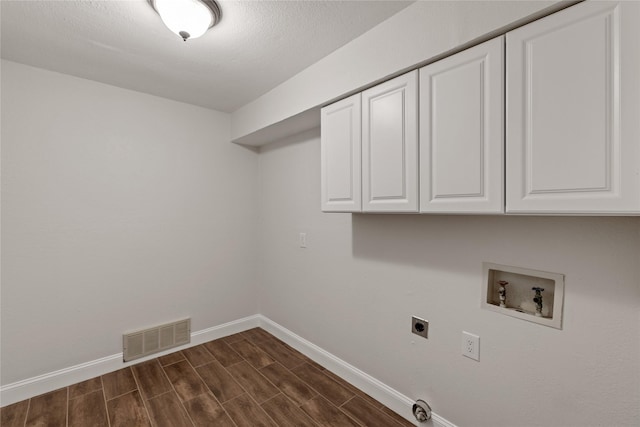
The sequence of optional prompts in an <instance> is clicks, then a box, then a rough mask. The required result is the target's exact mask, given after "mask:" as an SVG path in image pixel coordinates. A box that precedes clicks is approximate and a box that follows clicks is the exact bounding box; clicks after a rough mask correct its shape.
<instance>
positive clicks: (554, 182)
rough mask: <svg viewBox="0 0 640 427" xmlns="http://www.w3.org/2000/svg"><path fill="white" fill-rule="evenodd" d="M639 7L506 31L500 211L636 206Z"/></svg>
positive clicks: (639, 195)
mask: <svg viewBox="0 0 640 427" xmlns="http://www.w3.org/2000/svg"><path fill="white" fill-rule="evenodd" d="M639 9H640V3H638V2H584V3H580V4H578V5H576V6H572V7H570V8H567V9H565V10H563V11H560V12H558V13H555V14H553V15H550V16H548V17H546V18H543V19H541V20H539V21H535V22H533V23H531V24H529V25H525V26H523V27H521V28H519V29H516V30H514V31H512V32H510V33H508V34H507V106H508V107H507V146H506V150H507V163H506V167H507V211H508V212H516V213H550V214H554V213H565V214H569V213H573V214H595V213H603V214H625V213H626V214H631V213H638V212H640V149H639V147H640V83H639V82H640V79H639V78H638V76H640V42H639V40H640V10H639Z"/></svg>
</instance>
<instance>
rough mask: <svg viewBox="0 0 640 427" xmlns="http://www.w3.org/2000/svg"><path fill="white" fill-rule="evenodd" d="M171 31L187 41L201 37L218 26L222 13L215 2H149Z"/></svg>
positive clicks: (157, 0) (191, 0)
mask: <svg viewBox="0 0 640 427" xmlns="http://www.w3.org/2000/svg"><path fill="white" fill-rule="evenodd" d="M147 1H148V2H149V4H150V5H151V7H153V9H154V10H155V11H156V12H158V15H160V18H162V22H164V24H165V25H166V26H167V28H169V29H170V30H171V31H173V32H174V33H176V34H177V35H179V36H180V37H182V39H183V40H184V41H187V39H189V38H191V39H195V38H197V37H200V36H201V35H203V34H204V33H206V32H207V30H208V29H209V28H211V27H213V26H214V25H216V24H217V23H218V22H219V21H220V18H221V17H222V13H221V12H220V7H219V6H218V3H216V2H215V1H214V0H147Z"/></svg>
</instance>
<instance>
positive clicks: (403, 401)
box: [259, 315, 456, 427]
mask: <svg viewBox="0 0 640 427" xmlns="http://www.w3.org/2000/svg"><path fill="white" fill-rule="evenodd" d="M259 318H260V327H261V328H262V329H264V330H265V331H267V332H269V333H270V334H271V335H273V336H275V337H276V338H279V339H280V340H282V341H284V342H285V343H287V344H289V345H290V346H291V347H293V348H295V349H296V350H298V351H299V352H300V353H302V354H304V355H305V356H307V357H309V358H310V359H311V360H313V361H314V362H317V363H319V364H320V365H322V366H324V367H325V368H327V369H329V370H330V371H332V372H334V373H335V374H337V375H339V376H340V377H341V378H343V379H345V380H346V381H348V382H349V383H351V384H353V385H354V386H356V387H357V388H359V389H360V390H362V391H364V392H365V393H367V394H368V395H370V396H371V397H373V398H374V399H376V400H378V401H379V402H380V403H382V404H384V405H385V406H386V407H388V408H390V409H392V410H393V411H395V412H396V413H398V414H399V415H401V416H402V417H403V418H405V419H406V420H408V421H410V422H412V423H413V424H414V425H416V426H425V427H426V426H432V427H456V426H455V425H454V424H453V423H451V422H449V421H447V420H446V419H444V418H443V417H441V416H439V415H437V414H436V413H434V412H433V413H432V415H431V421H430V422H427V423H418V422H417V421H416V419H415V417H414V416H413V412H412V406H413V403H414V402H415V399H419V398H420V396H417V397H416V398H415V399H411V398H409V397H407V396H405V395H403V394H402V393H400V392H398V391H397V390H394V389H393V388H391V387H389V386H388V385H386V384H384V383H382V382H381V381H379V380H377V379H375V378H373V377H372V376H370V375H368V374H367V373H365V372H363V371H361V370H360V369H358V368H356V367H355V366H353V365H350V364H349V363H347V362H345V361H344V360H342V359H340V358H338V357H336V356H334V355H333V354H331V353H329V352H328V351H326V350H324V349H322V348H320V347H318V346H317V345H315V344H313V343H311V342H310V341H307V340H306V339H304V338H302V337H301V336H299V335H296V334H295V333H293V332H291V331H290V330H288V329H287V328H285V327H284V326H281V325H279V324H277V323H276V322H274V321H273V320H271V319H269V318H267V317H265V316H262V315H260V316H259Z"/></svg>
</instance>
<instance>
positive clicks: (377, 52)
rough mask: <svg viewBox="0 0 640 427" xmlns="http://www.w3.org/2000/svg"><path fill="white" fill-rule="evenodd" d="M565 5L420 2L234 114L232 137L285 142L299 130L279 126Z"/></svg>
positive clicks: (243, 140)
mask: <svg viewBox="0 0 640 427" xmlns="http://www.w3.org/2000/svg"><path fill="white" fill-rule="evenodd" d="M562 3H563V2H559V1H557V0H555V1H540V0H538V1H499V0H485V1H472V2H470V1H422V0H421V1H417V2H416V3H414V4H412V5H410V6H409V7H407V8H406V9H403V10H401V11H400V12H399V13H397V14H395V15H394V16H392V17H391V18H389V19H388V20H386V21H384V22H382V23H381V24H379V25H377V26H375V27H374V28H372V29H371V30H369V31H368V32H366V33H364V34H363V35H362V36H360V37H358V38H356V39H354V40H353V41H351V42H350V43H348V44H346V45H345V46H343V47H341V48H340V49H338V50H336V51H335V52H333V53H331V54H330V55H327V56H326V57H325V58H323V59H321V60H320V61H318V62H316V63H315V64H313V65H311V66H310V67H308V68H307V69H305V70H303V71H302V72H300V73H298V74H297V75H295V76H294V77H292V78H290V79H289V80H287V81H286V82H284V83H282V84H280V85H279V86H276V87H275V88H273V89H272V90H271V91H269V92H267V93H266V94H264V95H263V96H261V97H259V98H258V99H256V100H254V101H252V102H250V103H248V104H247V105H245V106H243V107H242V108H239V109H238V110H237V111H235V112H234V113H233V115H232V138H233V140H234V141H236V142H239V143H243V144H250V145H260V144H264V143H266V142H270V141H272V140H273V139H266V140H265V137H266V138H269V137H270V136H271V135H272V134H273V133H274V132H279V133H280V134H281V136H282V137H284V136H285V135H287V134H290V133H289V132H290V131H292V130H293V131H296V130H297V131H299V130H300V129H299V128H300V126H301V124H299V123H295V124H293V125H287V124H286V122H285V123H284V124H283V121H286V120H287V119H289V118H291V117H293V116H296V115H298V114H300V113H303V112H305V111H308V110H311V109H313V108H315V107H317V106H321V105H324V104H327V103H328V102H329V101H331V100H335V99H337V98H339V97H342V96H344V95H345V94H347V93H350V92H354V91H356V90H358V89H360V88H362V87H365V86H367V85H371V84H373V83H374V82H377V81H380V80H383V79H385V78H388V77H389V76H390V75H393V74H396V73H398V72H400V71H401V70H404V69H407V68H410V67H415V66H416V64H420V63H424V62H426V61H429V60H432V58H434V57H438V56H440V55H442V54H444V53H445V52H447V51H449V50H452V49H457V48H459V47H460V46H461V45H464V44H466V43H470V42H472V41H474V40H476V39H478V38H481V37H484V36H486V35H487V34H489V33H491V32H493V31H497V30H499V29H502V28H504V27H508V26H510V25H511V24H513V23H514V22H516V21H518V20H521V19H525V18H527V17H529V16H537V15H538V14H540V13H545V11H548V10H551V9H557V8H559V7H562ZM564 3H566V2H564ZM305 119H306V122H309V120H308V118H307V117H306V116H303V120H302V125H304V122H305ZM265 128H266V130H267V132H265V135H264V136H263V135H262V134H261V133H262V130H263V129H265ZM307 129H308V128H307ZM256 133H257V134H256Z"/></svg>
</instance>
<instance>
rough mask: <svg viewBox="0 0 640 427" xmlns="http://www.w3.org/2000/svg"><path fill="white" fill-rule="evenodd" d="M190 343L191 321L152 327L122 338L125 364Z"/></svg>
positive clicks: (179, 321)
mask: <svg viewBox="0 0 640 427" xmlns="http://www.w3.org/2000/svg"><path fill="white" fill-rule="evenodd" d="M189 342H191V319H184V320H178V321H177V322H172V323H167V324H164V325H158V326H154V327H153V328H149V329H144V330H141V331H135V332H131V333H128V334H124V335H123V336H122V346H123V350H122V354H123V359H124V361H125V362H128V361H130V360H134V359H139V358H140V357H144V356H148V355H150V354H153V353H158V352H160V351H164V350H167V349H169V348H171V347H177V346H179V345H183V344H188V343H189Z"/></svg>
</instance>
